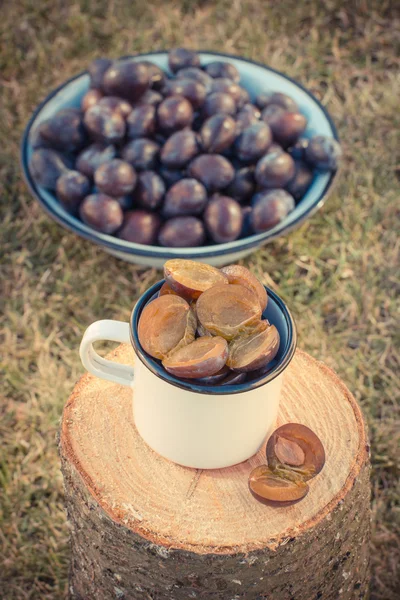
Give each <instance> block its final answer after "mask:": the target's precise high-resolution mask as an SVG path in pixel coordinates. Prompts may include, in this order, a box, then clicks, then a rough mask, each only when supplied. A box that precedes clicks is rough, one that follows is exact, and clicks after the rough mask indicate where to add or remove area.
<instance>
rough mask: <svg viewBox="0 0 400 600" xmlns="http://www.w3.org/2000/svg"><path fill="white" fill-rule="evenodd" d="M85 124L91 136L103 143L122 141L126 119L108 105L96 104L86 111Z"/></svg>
mask: <svg viewBox="0 0 400 600" xmlns="http://www.w3.org/2000/svg"><path fill="white" fill-rule="evenodd" d="M84 123H85V126H86V128H87V130H88V132H89V134H90V136H91V137H92V138H93V139H94V140H96V141H98V142H102V143H107V144H112V143H115V142H120V141H121V140H122V139H123V137H124V136H125V130H126V125H125V120H124V118H123V117H122V116H121V115H120V114H119V113H118V112H116V111H113V110H111V108H108V107H107V106H100V104H95V105H94V106H92V107H91V108H89V109H88V110H87V111H86V112H85V116H84Z"/></svg>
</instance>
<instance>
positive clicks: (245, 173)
mask: <svg viewBox="0 0 400 600" xmlns="http://www.w3.org/2000/svg"><path fill="white" fill-rule="evenodd" d="M255 189H256V182H255V179H254V167H243V168H241V169H238V170H237V171H236V173H235V178H234V180H233V181H232V183H230V184H229V186H228V187H227V188H226V190H225V192H226V194H227V195H228V196H230V197H231V198H233V199H234V200H237V201H238V202H245V201H246V200H250V198H251V197H252V196H253V194H254V192H255Z"/></svg>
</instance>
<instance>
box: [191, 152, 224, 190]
mask: <svg viewBox="0 0 400 600" xmlns="http://www.w3.org/2000/svg"><path fill="white" fill-rule="evenodd" d="M188 173H189V175H190V176H191V177H194V178H195V179H197V180H198V181H200V182H201V183H202V184H203V185H204V186H205V187H206V188H207V189H208V190H209V191H215V190H222V189H223V188H225V187H227V186H228V185H229V184H230V183H231V181H233V178H234V177H235V171H234V169H233V167H232V165H231V163H230V162H229V161H228V160H227V159H226V158H224V157H223V156H220V155H219V154H202V155H201V156H197V157H196V158H195V159H194V160H192V162H191V163H190V165H189V168H188Z"/></svg>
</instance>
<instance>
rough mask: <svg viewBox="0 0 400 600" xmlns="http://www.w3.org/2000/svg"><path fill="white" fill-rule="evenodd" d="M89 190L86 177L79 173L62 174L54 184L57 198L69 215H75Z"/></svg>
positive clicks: (89, 186) (89, 185) (88, 181)
mask: <svg viewBox="0 0 400 600" xmlns="http://www.w3.org/2000/svg"><path fill="white" fill-rule="evenodd" d="M90 188H91V184H90V180H89V179H88V177H86V176H85V175H83V174H82V173H79V171H67V172H66V173H63V174H62V175H61V176H60V177H59V178H58V179H57V184H56V194H57V198H58V199H59V201H60V202H61V204H62V205H63V206H64V207H65V208H67V209H68V210H69V211H70V212H71V213H76V211H77V210H78V207H79V205H80V203H81V202H82V200H83V199H84V198H85V197H86V196H87V195H88V194H89V192H90Z"/></svg>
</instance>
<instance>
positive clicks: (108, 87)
mask: <svg viewBox="0 0 400 600" xmlns="http://www.w3.org/2000/svg"><path fill="white" fill-rule="evenodd" d="M150 80H151V74H150V71H149V68H148V67H147V65H146V64H143V63H141V62H138V61H136V60H134V59H132V58H128V59H126V60H119V61H116V62H114V63H113V64H112V65H111V66H110V67H109V68H108V69H107V71H106V72H105V73H104V76H103V83H102V87H103V89H104V91H105V92H106V94H107V95H109V96H119V97H121V98H126V99H127V100H129V101H130V102H136V101H137V100H138V99H139V98H140V97H141V96H142V95H143V94H144V93H145V91H146V90H147V89H148V88H149V86H150Z"/></svg>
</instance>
